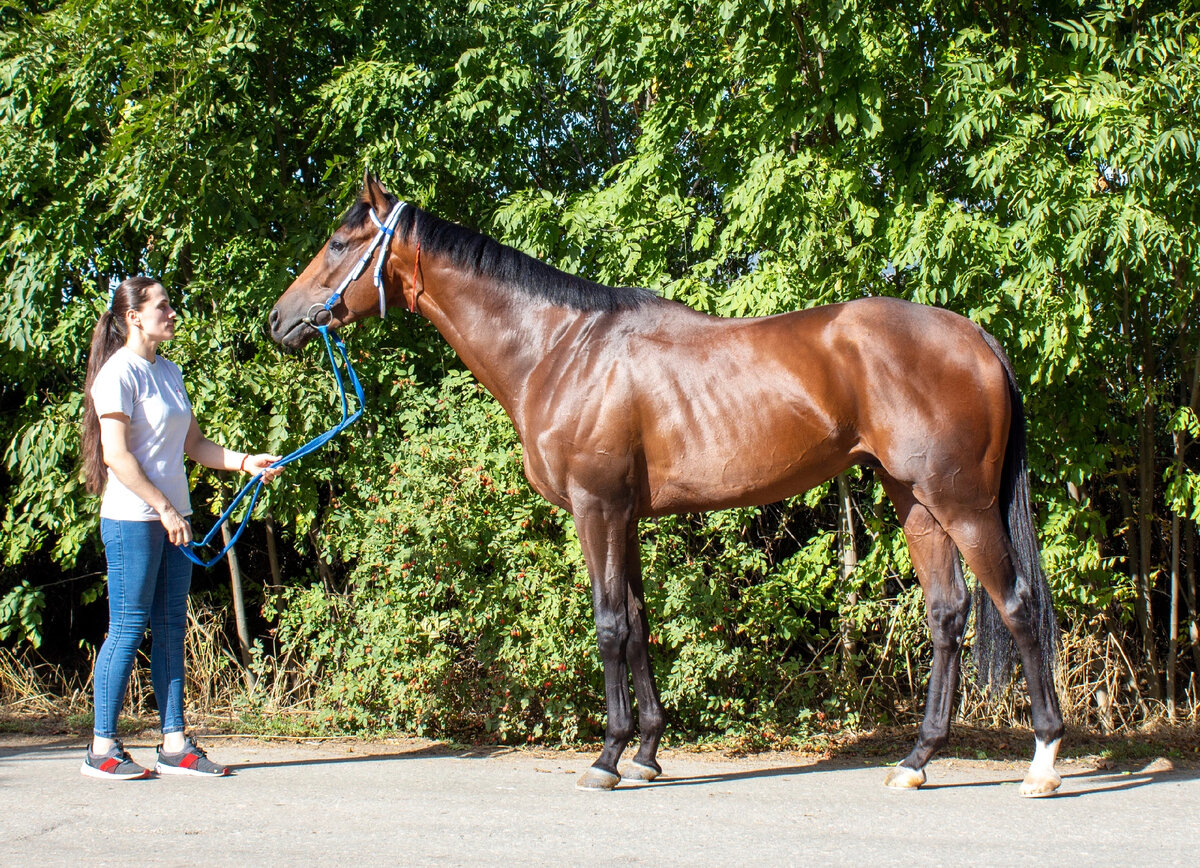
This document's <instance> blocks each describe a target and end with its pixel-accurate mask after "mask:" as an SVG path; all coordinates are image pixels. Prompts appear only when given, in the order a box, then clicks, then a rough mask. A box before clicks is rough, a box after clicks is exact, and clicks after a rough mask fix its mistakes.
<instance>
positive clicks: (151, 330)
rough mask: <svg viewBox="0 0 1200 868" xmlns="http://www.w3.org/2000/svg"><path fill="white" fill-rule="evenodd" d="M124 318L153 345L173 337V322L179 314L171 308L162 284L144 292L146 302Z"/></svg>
mask: <svg viewBox="0 0 1200 868" xmlns="http://www.w3.org/2000/svg"><path fill="white" fill-rule="evenodd" d="M126 316H128V317H129V319H130V325H132V326H133V328H140V329H141V331H142V334H143V335H144V336H145V337H146V338H147V339H149V340H151V341H154V342H155V343H162V342H163V341H169V340H170V339H171V338H173V337H175V320H176V319H177V318H178V316H179V314H177V313H176V312H175V308H173V307H171V299H169V298H168V297H167V291H166V290H165V289H163V288H162V284H158V283H156V284H154V286H152V287H150V288H149V289H148V290H146V301H145V302H144V303H143V304H142V306H141V307H140V308H138V309H137V310H135V311H130V312H129V313H128V314H126Z"/></svg>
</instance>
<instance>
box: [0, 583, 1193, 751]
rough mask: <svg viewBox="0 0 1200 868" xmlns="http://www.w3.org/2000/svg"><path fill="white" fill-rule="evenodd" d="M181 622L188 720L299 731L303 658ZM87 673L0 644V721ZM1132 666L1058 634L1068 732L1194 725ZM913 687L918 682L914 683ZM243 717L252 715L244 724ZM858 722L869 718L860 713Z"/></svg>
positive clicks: (76, 688) (993, 699)
mask: <svg viewBox="0 0 1200 868" xmlns="http://www.w3.org/2000/svg"><path fill="white" fill-rule="evenodd" d="M188 620H189V629H188V634H187V655H188V675H187V687H186V691H185V693H186V697H187V703H188V709H187V714H188V720H189V723H190V725H191V726H193V727H197V728H202V729H209V730H217V731H229V730H232V729H245V728H246V727H247V726H250V727H251V728H256V729H265V730H269V731H273V732H274V731H289V730H290V731H295V732H299V731H303V730H306V729H307V727H308V723H307V721H308V718H309V717H310V716H311V715H313V714H314V713H315V707H316V703H317V701H318V697H317V693H318V685H317V684H316V683H315V681H314V679H313V678H312V677H311V675H310V674H309V673H308V672H307V671H306V670H305V668H304V665H303V661H298V660H293V659H292V658H291V657H290V656H288V655H284V657H283V658H282V659H275V658H274V657H271V656H266V657H263V658H261V659H259V660H257V661H256V662H255V665H254V666H253V674H251V673H249V672H247V670H246V669H245V668H244V667H242V665H241V663H240V662H239V661H238V659H237V657H236V655H235V652H234V650H233V648H232V646H231V643H230V637H229V635H228V633H227V624H228V623H229V618H228V613H227V612H226V611H225V610H223V609H204V608H201V609H196V608H192V607H189V611H188ZM917 665H918V666H919V667H922V668H923V664H917ZM90 673H91V666H90V665H89V666H88V667H87V671H86V672H85V673H82V674H80V673H75V674H72V673H68V672H64V671H63V670H61V669H59V668H56V667H54V666H52V665H51V664H49V663H46V662H45V661H42V660H40V659H39V658H38V657H37V656H36V654H35V653H33V652H30V651H28V650H21V651H18V652H14V651H12V650H9V649H8V648H4V647H0V728H3V727H7V728H10V729H13V728H16V729H25V730H30V729H37V730H47V729H48V730H50V731H64V730H66V731H79V732H85V731H87V730H88V729H90V723H91V710H92V709H91V704H92V693H91V683H90ZM1136 673H1137V670H1136V667H1135V665H1134V661H1133V660H1131V659H1130V656H1129V654H1128V652H1127V650H1126V649H1125V648H1124V647H1123V645H1122V643H1121V642H1120V640H1119V639H1118V637H1117V636H1116V635H1115V634H1114V633H1112V632H1111V631H1110V630H1108V629H1097V626H1096V625H1095V624H1089V625H1085V626H1083V627H1076V628H1073V629H1070V630H1069V631H1067V632H1064V634H1063V638H1062V646H1061V649H1060V655H1059V670H1058V679H1057V680H1058V683H1059V685H1060V689H1059V695H1060V698H1061V701H1062V708H1063V715H1064V718H1065V719H1066V721H1067V723H1068V726H1069V727H1070V729H1071V730H1072V732H1073V733H1075V738H1076V739H1077V740H1078V739H1079V737H1080V736H1081V735H1082V736H1083V737H1084V738H1093V739H1104V738H1105V737H1107V736H1110V735H1111V736H1117V737H1121V736H1129V735H1133V734H1135V733H1141V734H1148V733H1157V734H1158V736H1161V738H1163V739H1168V740H1169V739H1170V738H1172V737H1173V736H1172V733H1174V734H1175V735H1180V734H1182V736H1181V737H1187V738H1194V736H1195V733H1196V731H1197V728H1198V727H1200V704H1198V703H1197V696H1196V684H1195V680H1194V678H1193V679H1192V680H1191V682H1190V683H1189V684H1188V685H1187V690H1186V695H1185V696H1184V697H1182V699H1183V700H1184V701H1182V702H1181V703H1180V704H1179V706H1178V708H1177V713H1176V719H1175V720H1174V721H1168V720H1167V714H1166V709H1165V707H1164V706H1163V704H1162V703H1159V702H1155V701H1154V700H1152V699H1150V698H1148V697H1147V695H1146V691H1145V689H1144V686H1143V685H1142V684H1140V683H1139V681H1138V678H1137V674H1136ZM963 681H964V683H963V687H962V692H961V695H960V700H959V706H958V713H957V715H956V721H955V723H956V731H961V730H965V731H979V732H984V731H992V732H1007V731H1008V730H1011V729H1013V728H1021V729H1024V728H1027V727H1028V726H1029V699H1028V696H1027V694H1026V693H1025V686H1024V682H1023V681H1015V682H1014V683H1013V684H1012V685H1011V686H1010V687H1008V688H1007V689H1006V690H1004V691H1002V692H1001V693H999V694H987V693H984V692H983V691H982V690H981V689H980V688H979V687H978V686H977V685H975V684H974V683H973V682H972V681H971V679H969V678H965V679H963ZM915 686H916V687H917V689H918V690H919V681H918V682H917V685H915ZM893 687H894V688H895V689H896V690H897V696H896V697H895V702H896V707H899V708H907V709H908V712H906V713H903V714H902V715H901V719H902V720H906V721H907V720H909V719H910V718H911V719H912V721H913V722H915V721H916V720H917V719H919V716H920V713H921V712H922V710H923V708H922V705H923V697H919V696H914V695H913V694H912V693H911V692H904V691H901V690H900V689H899V688H900V687H901V684H900V683H897V684H895V685H893ZM902 693H903V695H901V694H902ZM152 696H153V685H152V683H151V678H150V668H149V660H147V659H146V657H145V654H144V652H142V653H140V654H139V663H138V666H137V667H135V669H134V673H133V675H132V677H131V679H130V685H129V694H128V697H127V703H126V713H127V714H130V715H131V716H132V718H133V720H132V721H130V720H128V719H126V720H125V721H124V722H123V727H128V726H132V727H134V729H135V730H136V731H140V730H142V729H146V728H150V727H153V726H154V725H156V724H157V718H158V714H157V710H156V707H155V705H154V702H153V699H152ZM248 716H249V718H253V719H257V721H258V722H256V723H252V722H249V720H248ZM863 725H864V726H869V725H870V724H869V722H868V721H864V724H863ZM904 729H905V730H906V731H907V730H908V729H909V727H905V728H904ZM1158 736H1156V737H1158ZM1001 740H1002V741H1005V739H1004V738H1002V739H1001Z"/></svg>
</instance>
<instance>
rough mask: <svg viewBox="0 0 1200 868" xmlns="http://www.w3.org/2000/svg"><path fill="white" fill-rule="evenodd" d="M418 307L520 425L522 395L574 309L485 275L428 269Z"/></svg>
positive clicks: (571, 316)
mask: <svg viewBox="0 0 1200 868" xmlns="http://www.w3.org/2000/svg"><path fill="white" fill-rule="evenodd" d="M430 278H431V281H430V282H429V283H427V284H425V285H424V288H423V291H422V293H421V295H420V298H419V300H418V304H419V310H420V312H421V313H422V314H424V316H425V317H426V318H427V319H429V321H430V322H432V323H433V324H434V326H436V327H437V330H438V331H440V332H441V333H442V336H443V337H444V338H445V339H446V342H447V343H449V344H450V346H451V347H452V348H453V349H454V351H455V352H456V353H458V355H459V358H461V359H462V360H463V363H464V364H466V366H467V367H468V368H470V370H471V372H472V373H473V374H474V375H475V377H476V378H477V379H478V380H479V382H481V383H482V384H483V385H484V386H485V387H486V388H487V390H488V391H489V392H491V393H492V394H493V395H494V396H495V397H496V400H498V401H499V402H500V404H501V405H502V406H503V407H504V409H505V410H506V411H507V412H508V414H509V416H510V417H512V419H513V421H514V423H517V425H518V428H520V418H519V416H520V411H519V407H520V404H521V399H522V397H523V395H524V392H525V386H526V383H527V382H528V380H529V377H530V374H531V372H532V371H533V370H534V368H535V367H536V366H537V365H538V364H539V363H540V362H541V361H542V360H543V359H544V358H545V356H546V354H547V352H549V350H550V348H551V346H552V345H553V342H554V340H555V337H556V335H557V334H559V333H560V331H561V328H562V322H563V320H565V319H568V318H574V315H573V312H571V311H568V310H565V309H562V308H556V307H553V306H550V305H544V304H538V303H537V302H536V301H533V300H531V299H530V298H529V297H528V296H525V295H524V294H522V293H521V292H519V291H517V290H513V289H509V288H507V287H502V286H497V285H496V284H495V283H494V282H493V281H491V280H490V279H488V278H486V277H478V276H469V275H463V274H462V273H461V272H457V271H452V270H443V269H437V270H436V271H434V270H433V269H430Z"/></svg>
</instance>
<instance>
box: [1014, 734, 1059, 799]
mask: <svg viewBox="0 0 1200 868" xmlns="http://www.w3.org/2000/svg"><path fill="white" fill-rule="evenodd" d="M1060 741H1061V739H1057V738H1056V739H1055V740H1054V741H1052V742H1050V743H1049V744H1046V743H1044V742H1042V740H1041V739H1040V738H1039V739H1038V740H1037V748H1036V749H1035V750H1034V752H1033V762H1031V763H1030V764H1029V774H1027V775H1025V780H1024V781H1022V782H1021V795H1022V796H1024V797H1025V798H1027V799H1039V798H1042V797H1044V796H1052V795H1054V793H1055V791H1056V790H1058V788H1059V785H1061V784H1062V778H1061V777H1059V774H1058V772H1056V771H1055V770H1054V763H1055V761H1056V760H1057V759H1058V745H1059V742H1060Z"/></svg>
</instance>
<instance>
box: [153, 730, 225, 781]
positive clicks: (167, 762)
mask: <svg viewBox="0 0 1200 868" xmlns="http://www.w3.org/2000/svg"><path fill="white" fill-rule="evenodd" d="M154 771H156V772H157V773H158V774H160V775H196V776H198V777H203V778H223V777H225V776H226V775H227V774H229V769H228V768H226V767H225V766H223V765H218V764H217V763H215V762H213V761H212V760H210V759H209V758H208V755H207V754H206V753H205V752H204V751H202V750H201V749H200V748H198V747H196V743H195V742H194V741H192V740H191V739H190V738H188V739H185V740H184V742H183V750H181V751H180V752H179V753H164V752H163V749H162V747H161V746H160V747H159V748H158V762H156V763H155V764H154Z"/></svg>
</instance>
